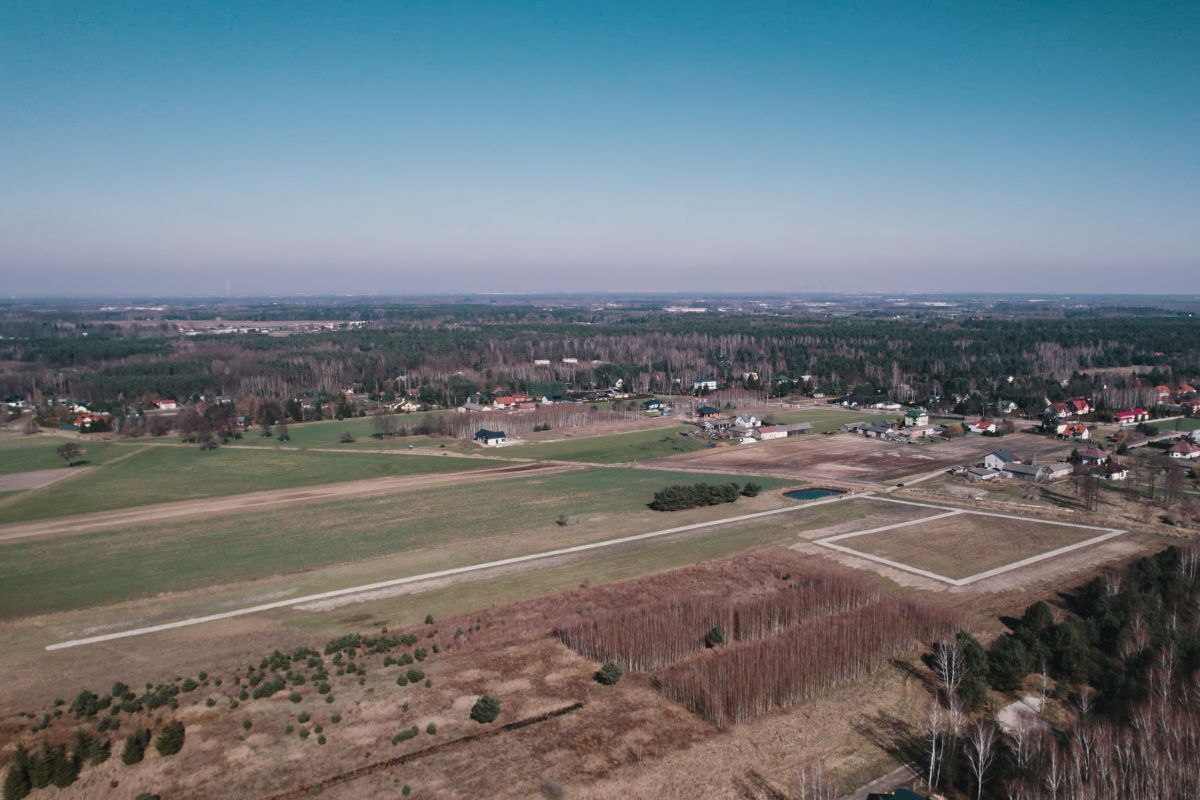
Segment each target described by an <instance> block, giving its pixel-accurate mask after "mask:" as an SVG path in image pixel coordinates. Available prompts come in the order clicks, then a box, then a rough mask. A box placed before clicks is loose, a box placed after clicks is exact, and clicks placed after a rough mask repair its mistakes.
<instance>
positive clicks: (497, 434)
mask: <svg viewBox="0 0 1200 800" xmlns="http://www.w3.org/2000/svg"><path fill="white" fill-rule="evenodd" d="M475 441H476V442H478V443H479V444H482V445H483V446H484V447H499V446H501V445H503V444H507V443H508V437H507V436H505V435H504V431H490V430H488V429H487V428H480V429H479V430H477V431H475Z"/></svg>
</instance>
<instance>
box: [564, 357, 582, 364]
mask: <svg viewBox="0 0 1200 800" xmlns="http://www.w3.org/2000/svg"><path fill="white" fill-rule="evenodd" d="M562 363H564V364H578V363H579V359H578V358H564V359H563V360H562Z"/></svg>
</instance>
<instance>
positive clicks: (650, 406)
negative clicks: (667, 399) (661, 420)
mask: <svg viewBox="0 0 1200 800" xmlns="http://www.w3.org/2000/svg"><path fill="white" fill-rule="evenodd" d="M662 407H663V403H662V400H659V399H658V398H657V397H651V398H650V399H649V400H643V401H642V411H646V412H651V411H661V409H662Z"/></svg>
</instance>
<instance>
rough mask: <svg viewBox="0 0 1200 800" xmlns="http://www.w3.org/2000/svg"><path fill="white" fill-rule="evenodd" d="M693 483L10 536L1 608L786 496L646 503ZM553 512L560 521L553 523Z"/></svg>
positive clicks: (673, 478) (723, 510) (708, 513)
mask: <svg viewBox="0 0 1200 800" xmlns="http://www.w3.org/2000/svg"><path fill="white" fill-rule="evenodd" d="M272 455H276V454H272ZM354 458H355V460H360V461H361V460H369V461H373V460H375V459H374V458H371V459H366V458H364V457H354ZM385 460H388V461H392V460H395V461H404V460H407V459H404V458H400V459H385ZM446 460H447V461H449V459H446ZM473 463H475V462H473ZM477 463H482V464H487V463H488V462H486V461H482V462H477ZM704 479H705V480H708V481H716V480H717V479H718V476H705V478H704ZM696 480H697V476H695V475H693V474H687V473H670V472H661V471H653V472H651V471H645V472H643V471H636V472H631V471H628V470H618V469H595V470H580V471H575V472H567V473H561V474H556V475H551V476H540V477H530V478H514V479H511V480H500V481H495V482H491V483H488V484H486V485H484V484H478V485H464V486H455V487H445V488H438V489H430V490H424V491H414V492H408V493H403V494H397V495H394V496H385V497H372V498H364V499H359V500H345V501H338V502H331V503H315V504H311V505H305V506H301V507H298V508H295V509H285V510H281V511H271V512H262V513H256V514H245V515H241V516H234V517H222V518H217V519H209V520H197V521H189V522H185V523H179V524H174V525H158V526H143V527H134V528H127V529H119V530H113V531H101V532H96V533H90V534H80V535H76V536H66V537H61V538H31V539H15V540H12V541H10V542H8V543H5V544H3V545H0V615H2V616H3V617H4V618H13V617H18V616H25V615H29V614H37V613H43V612H49V611H61V610H66V609H72V608H84V607H88V606H92V605H98V604H106V603H114V602H119V601H122V600H128V599H132V598H137V597H145V596H148V595H153V594H156V593H159V592H172V591H184V590H188V589H195V588H200V587H209V586H217V585H222V584H229V583H234V582H237V581H247V580H253V579H259V578H265V577H268V576H272V575H280V574H284V573H291V572H297V571H304V570H311V569H314V568H317V567H321V566H327V565H332V564H338V563H344V562H358V561H364V560H367V559H373V558H379V557H383V556H396V555H400V556H403V557H402V558H400V559H399V561H398V563H395V564H393V565H392V567H393V571H392V572H391V573H390V577H399V576H402V575H409V574H420V573H422V572H425V571H429V570H436V569H445V568H448V567H451V566H462V565H467V564H474V563H480V562H484V561H488V560H493V559H497V558H504V557H508V556H513V555H519V554H523V553H528V552H537V551H540V550H543V549H550V548H553V547H559V546H564V545H570V544H579V543H582V542H584V541H592V540H597V539H607V538H614V537H617V536H621V535H625V534H628V533H631V532H644V531H651V530H658V529H661V528H666V527H673V526H677V525H683V524H687V523H690V522H697V521H705V520H709V519H716V518H719V517H726V516H735V515H737V514H741V513H746V512H748V511H753V510H762V509H763V508H766V507H772V506H776V507H777V506H778V505H780V504H782V503H790V502H791V501H786V500H783V499H782V498H780V497H779V496H778V495H772V496H763V497H760V498H755V501H756V502H751V501H742V502H740V503H735V504H729V505H724V506H716V507H709V508H705V509H696V510H694V511H691V512H680V513H672V514H665V513H660V512H654V511H650V510H648V509H647V508H646V503H647V502H648V501H649V500H650V498H651V497H652V496H653V493H654V492H655V491H657V490H658V489H660V488H662V487H663V486H666V485H669V484H672V483H681V482H695V481H696ZM759 483H761V484H763V485H764V486H766V487H767V488H773V487H780V486H783V485H784V482H782V481H777V480H769V479H760V480H759ZM560 515H561V516H563V517H564V518H565V521H566V523H567V524H559V523H558V518H559V517H560ZM342 585H345V584H342ZM351 585H353V584H351Z"/></svg>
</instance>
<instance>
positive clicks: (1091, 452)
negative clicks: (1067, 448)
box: [1079, 447, 1108, 466]
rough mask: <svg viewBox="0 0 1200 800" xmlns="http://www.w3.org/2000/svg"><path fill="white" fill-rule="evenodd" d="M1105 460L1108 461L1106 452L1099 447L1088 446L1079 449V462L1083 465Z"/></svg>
mask: <svg viewBox="0 0 1200 800" xmlns="http://www.w3.org/2000/svg"><path fill="white" fill-rule="evenodd" d="M1105 461H1108V453H1106V452H1104V451H1103V450H1101V449H1100V448H1099V447H1089V448H1088V449H1087V450H1080V451H1079V463H1080V464H1083V465H1085V466H1092V465H1095V464H1103V463H1104V462H1105Z"/></svg>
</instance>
